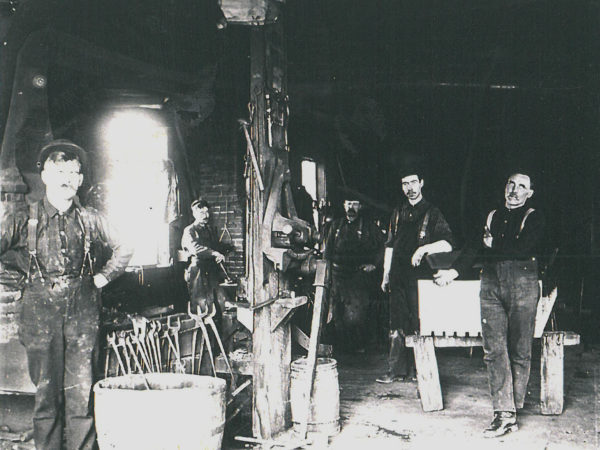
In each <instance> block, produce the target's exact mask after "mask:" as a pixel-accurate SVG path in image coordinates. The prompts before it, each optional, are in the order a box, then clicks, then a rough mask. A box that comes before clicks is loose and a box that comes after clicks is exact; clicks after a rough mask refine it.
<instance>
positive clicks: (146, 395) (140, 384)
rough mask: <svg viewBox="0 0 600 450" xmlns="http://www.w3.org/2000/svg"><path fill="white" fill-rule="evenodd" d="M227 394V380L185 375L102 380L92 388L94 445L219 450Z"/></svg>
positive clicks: (127, 449) (136, 376)
mask: <svg viewBox="0 0 600 450" xmlns="http://www.w3.org/2000/svg"><path fill="white" fill-rule="evenodd" d="M144 377H145V378H146V381H147V382H148V384H149V385H150V389H149V390H148V389H147V388H146V384H145V382H144ZM225 390H226V383H225V380H222V379H220V378H214V377H207V376H200V375H188V374H175V373H150V374H146V375H140V374H132V375H125V376H121V377H114V378H106V379H104V380H101V381H99V382H97V383H96V384H95V385H94V401H95V406H94V409H95V417H96V431H97V433H98V445H99V446H100V449H101V450H106V449H123V450H133V449H145V450H149V449H161V450H162V449H179V450H186V449H197V450H200V449H202V450H209V449H210V450H213V449H214V450H218V449H220V448H221V443H222V440H223V430H224V428H225V406H226V405H225Z"/></svg>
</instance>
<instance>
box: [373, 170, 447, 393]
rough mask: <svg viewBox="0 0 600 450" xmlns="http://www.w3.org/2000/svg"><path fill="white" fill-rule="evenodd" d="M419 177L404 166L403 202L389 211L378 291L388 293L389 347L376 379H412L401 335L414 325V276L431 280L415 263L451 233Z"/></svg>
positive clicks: (444, 244)
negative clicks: (384, 370)
mask: <svg viewBox="0 0 600 450" xmlns="http://www.w3.org/2000/svg"><path fill="white" fill-rule="evenodd" d="M423 185H424V181H423V179H422V178H421V177H420V176H419V173H418V172H417V171H416V170H414V169H413V170H411V169H408V170H405V171H404V176H403V178H402V191H403V193H404V195H405V196H406V199H407V201H406V202H404V203H403V204H402V205H401V206H400V207H398V208H396V209H394V212H393V213H392V216H391V219H390V224H389V229H388V238H387V241H386V243H385V245H386V249H385V257H384V263H383V280H382V283H381V289H382V290H383V291H384V292H388V290H389V292H390V295H389V305H390V308H389V315H390V326H389V330H390V349H389V356H388V370H387V373H385V374H384V375H383V376H381V377H379V378H377V380H376V381H377V382H378V383H386V384H387V383H392V382H394V381H401V380H405V379H414V378H415V366H414V358H413V356H412V354H411V352H409V351H408V349H407V348H406V346H405V342H404V338H405V336H407V335H410V334H413V333H415V332H416V331H417V330H418V328H419V312H418V296H417V294H418V293H417V280H418V279H420V278H421V279H423V278H429V279H431V276H432V271H431V270H430V269H429V268H428V267H425V264H421V261H422V260H423V257H424V256H425V255H426V254H434V253H443V252H449V251H451V250H452V241H453V240H452V231H451V230H450V226H449V225H448V222H446V219H445V218H444V216H443V214H442V213H441V211H440V210H439V209H438V208H437V207H435V206H434V205H432V204H431V203H429V202H428V201H427V200H425V199H424V198H423V194H422V192H421V190H422V188H423Z"/></svg>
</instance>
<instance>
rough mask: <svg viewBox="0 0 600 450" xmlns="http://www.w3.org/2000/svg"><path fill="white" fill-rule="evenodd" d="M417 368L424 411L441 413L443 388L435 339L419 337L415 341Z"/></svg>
mask: <svg viewBox="0 0 600 450" xmlns="http://www.w3.org/2000/svg"><path fill="white" fill-rule="evenodd" d="M414 351H415V366H416V369H417V383H418V386H419V396H420V397H421V405H422V407H423V411H426V412H428V411H439V410H442V409H444V402H443V401H442V387H441V386H440V376H439V373H438V365H437V360H436V358H435V347H434V345H433V337H431V336H417V337H416V339H415V341H414Z"/></svg>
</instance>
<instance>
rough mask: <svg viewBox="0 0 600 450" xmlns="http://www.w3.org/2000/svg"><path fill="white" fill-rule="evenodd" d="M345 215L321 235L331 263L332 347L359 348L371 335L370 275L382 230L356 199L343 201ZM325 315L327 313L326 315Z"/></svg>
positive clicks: (374, 284)
mask: <svg viewBox="0 0 600 450" xmlns="http://www.w3.org/2000/svg"><path fill="white" fill-rule="evenodd" d="M344 211H345V217H341V218H338V219H336V220H334V221H333V223H332V224H331V227H330V228H329V231H328V233H327V236H326V239H325V259H326V260H327V261H329V262H330V264H331V305H330V311H331V312H332V314H331V315H332V318H333V324H334V327H335V335H336V341H335V346H336V349H339V350H341V351H342V352H348V353H353V352H363V351H364V350H365V346H366V345H367V344H369V341H370V340H371V338H373V337H374V332H375V329H374V328H373V326H372V324H373V323H372V322H369V317H368V316H369V310H370V307H371V306H372V302H373V300H374V298H375V296H376V294H377V281H376V280H375V279H374V278H373V276H374V271H375V269H376V266H377V264H378V262H380V261H381V254H382V249H383V240H384V237H383V233H382V231H381V230H380V229H379V228H378V227H377V225H376V224H375V222H374V221H373V220H369V219H368V218H367V217H365V216H364V215H363V213H362V205H361V203H360V201H359V200H355V199H347V200H345V201H344ZM328 319H329V317H328Z"/></svg>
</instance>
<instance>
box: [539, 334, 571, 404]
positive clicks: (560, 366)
mask: <svg viewBox="0 0 600 450" xmlns="http://www.w3.org/2000/svg"><path fill="white" fill-rule="evenodd" d="M564 349H565V347H564V333H563V332H562V331H556V332H547V333H544V334H543V335H542V365H541V369H540V372H541V373H540V375H541V384H540V401H541V410H542V414H544V415H552V414H560V413H562V410H563V401H564V400H563V394H564V393H563V391H564Z"/></svg>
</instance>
